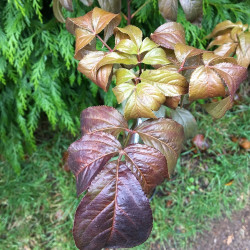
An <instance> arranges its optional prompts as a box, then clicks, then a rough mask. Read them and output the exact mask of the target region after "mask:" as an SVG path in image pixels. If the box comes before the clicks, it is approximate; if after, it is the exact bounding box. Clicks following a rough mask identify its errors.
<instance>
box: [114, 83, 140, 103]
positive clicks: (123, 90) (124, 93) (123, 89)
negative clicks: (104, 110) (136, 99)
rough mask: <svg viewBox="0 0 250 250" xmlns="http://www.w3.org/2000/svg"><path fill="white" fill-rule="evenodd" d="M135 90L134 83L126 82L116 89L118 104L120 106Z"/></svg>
mask: <svg viewBox="0 0 250 250" xmlns="http://www.w3.org/2000/svg"><path fill="white" fill-rule="evenodd" d="M135 89H136V87H135V85H134V84H133V83H132V82H124V83H120V84H119V85H117V86H116V87H114V88H113V92H114V94H115V96H116V99H117V102H118V103H119V104H120V103H122V102H123V101H124V100H126V99H128V98H129V97H130V96H131V95H132V93H133V91H134V90H135Z"/></svg>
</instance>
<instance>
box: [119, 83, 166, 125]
mask: <svg viewBox="0 0 250 250" xmlns="http://www.w3.org/2000/svg"><path fill="white" fill-rule="evenodd" d="M119 86H121V85H118V86H117V87H119ZM117 87H116V88H117ZM164 101H165V96H164V95H163V94H162V93H161V92H160V91H159V90H158V89H157V88H155V87H153V86H151V85H149V84H147V83H139V84H138V85H136V86H135V87H134V90H133V91H132V94H131V95H130V97H129V98H128V101H127V103H126V106H125V110H124V117H125V119H127V120H129V119H132V118H139V117H145V118H156V116H155V114H154V113H153V112H152V111H157V110H158V109H159V108H160V106H161V104H162V103H164Z"/></svg>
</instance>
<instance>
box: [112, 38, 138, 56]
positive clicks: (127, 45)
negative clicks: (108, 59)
mask: <svg viewBox="0 0 250 250" xmlns="http://www.w3.org/2000/svg"><path fill="white" fill-rule="evenodd" d="M115 50H118V51H120V52H124V53H127V54H130V55H133V54H134V55H137V53H138V49H137V46H136V44H135V43H134V42H133V41H132V40H129V39H122V40H121V41H120V42H119V43H118V44H117V45H116V46H115Z"/></svg>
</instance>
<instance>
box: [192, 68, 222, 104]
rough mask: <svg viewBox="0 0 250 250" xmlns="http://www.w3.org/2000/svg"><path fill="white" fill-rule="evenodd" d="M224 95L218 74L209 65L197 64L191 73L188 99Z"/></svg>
mask: <svg viewBox="0 0 250 250" xmlns="http://www.w3.org/2000/svg"><path fill="white" fill-rule="evenodd" d="M217 96H225V87H224V85H223V82H222V80H221V78H220V77H219V76H218V74H217V73H216V72H215V71H214V70H213V69H210V68H209V67H206V66H199V67H198V68H197V69H195V70H194V72H193V73H192V75H191V79H190V85H189V100H191V101H192V100H197V99H205V98H209V97H217Z"/></svg>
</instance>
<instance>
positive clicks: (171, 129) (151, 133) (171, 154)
mask: <svg viewBox="0 0 250 250" xmlns="http://www.w3.org/2000/svg"><path fill="white" fill-rule="evenodd" d="M135 131H136V132H137V133H138V134H139V135H140V137H141V138H142V140H143V142H144V143H145V144H146V145H148V146H151V147H154V148H156V149H158V150H159V151H160V152H161V153H162V154H163V155H165V157H166V159H167V164H168V173H169V175H171V174H172V173H173V170H174V167H175V165H176V162H177V159H178V156H179V154H180V152H181V147H182V142H183V139H184V130H183V127H182V125H180V124H179V123H177V122H176V121H173V120H171V119H166V118H159V119H157V120H152V119H150V120H147V121H145V122H143V123H142V124H141V125H139V126H138V127H137V128H136V129H135Z"/></svg>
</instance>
